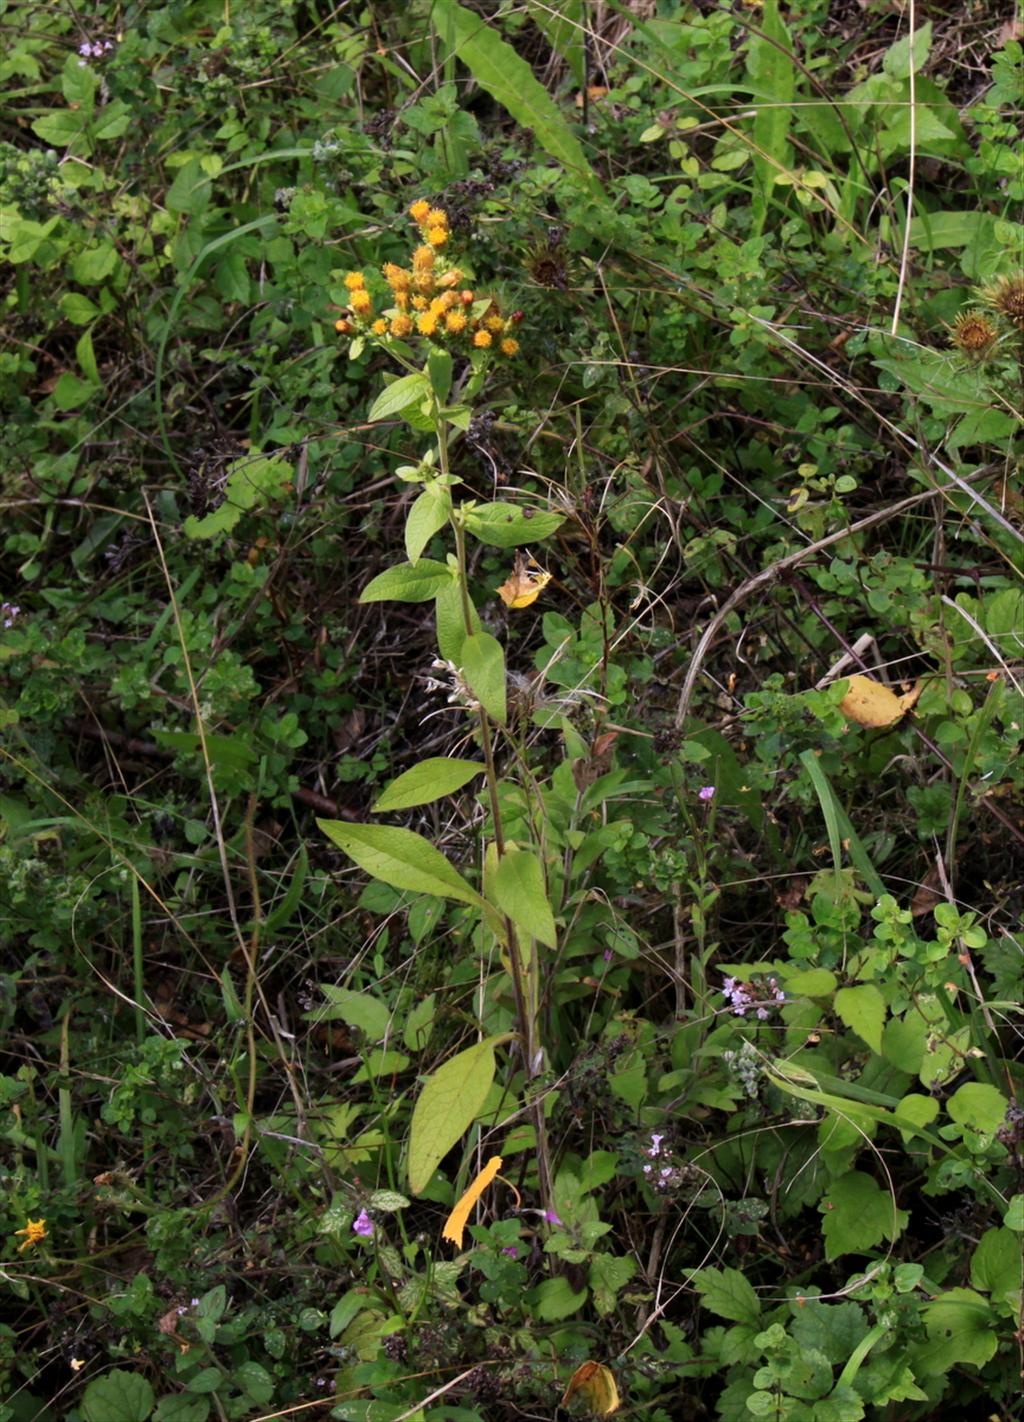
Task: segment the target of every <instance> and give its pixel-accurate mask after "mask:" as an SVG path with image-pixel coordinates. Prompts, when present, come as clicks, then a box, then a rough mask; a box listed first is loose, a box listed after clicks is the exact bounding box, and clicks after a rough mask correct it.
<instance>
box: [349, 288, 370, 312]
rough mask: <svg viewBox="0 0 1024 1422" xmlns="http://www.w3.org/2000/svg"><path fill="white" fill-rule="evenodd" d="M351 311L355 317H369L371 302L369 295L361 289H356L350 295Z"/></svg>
mask: <svg viewBox="0 0 1024 1422" xmlns="http://www.w3.org/2000/svg"><path fill="white" fill-rule="evenodd" d="M352 310H353V311H354V312H355V313H356V315H357V316H369V314H370V312H371V311H372V310H373V301H372V300H371V298H370V293H369V292H368V291H364V290H363V288H362V287H357V288H356V290H355V291H354V292H353V293H352Z"/></svg>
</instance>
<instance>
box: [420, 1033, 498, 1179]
mask: <svg viewBox="0 0 1024 1422" xmlns="http://www.w3.org/2000/svg"><path fill="white" fill-rule="evenodd" d="M500 1040H501V1039H500V1038H498V1037H486V1038H485V1039H484V1040H483V1041H482V1042H476V1043H475V1044H474V1045H473V1046H472V1047H467V1048H466V1050H465V1051H464V1052H459V1053H458V1055H457V1056H454V1057H452V1058H451V1060H450V1061H447V1062H445V1064H444V1066H441V1067H438V1069H437V1071H435V1072H434V1073H433V1075H432V1076H429V1077H428V1078H427V1080H426V1082H425V1083H424V1086H423V1090H422V1091H421V1092H420V1094H419V1099H418V1101H417V1102H416V1105H415V1107H414V1108H413V1113H412V1124H411V1125H410V1128H409V1160H408V1164H407V1167H406V1169H407V1170H408V1174H409V1189H410V1190H411V1191H412V1193H413V1194H414V1195H419V1194H420V1193H421V1191H423V1190H425V1189H426V1188H427V1185H428V1184H429V1183H430V1177H431V1176H432V1175H433V1173H434V1171H435V1170H436V1169H437V1167H438V1166H439V1165H440V1164H441V1161H442V1160H443V1159H444V1157H445V1156H446V1155H447V1154H448V1152H449V1151H450V1150H451V1148H452V1146H453V1145H454V1144H455V1142H456V1141H457V1140H458V1139H459V1137H460V1136H461V1135H464V1134H465V1132H466V1131H468V1130H469V1128H470V1126H471V1125H472V1124H473V1122H474V1121H475V1120H476V1117H477V1115H478V1113H479V1112H480V1111H481V1110H482V1108H483V1104H484V1102H485V1101H486V1100H487V1093H488V1092H489V1091H490V1089H491V1083H492V1082H493V1080H494V1045H495V1043H496V1042H498V1041H500Z"/></svg>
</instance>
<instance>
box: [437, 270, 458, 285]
mask: <svg viewBox="0 0 1024 1422" xmlns="http://www.w3.org/2000/svg"><path fill="white" fill-rule="evenodd" d="M461 280H462V273H461V272H460V271H459V269H458V267H452V269H451V271H450V272H445V274H444V276H442V277H438V279H437V284H438V286H458V284H459V282H460V281H461Z"/></svg>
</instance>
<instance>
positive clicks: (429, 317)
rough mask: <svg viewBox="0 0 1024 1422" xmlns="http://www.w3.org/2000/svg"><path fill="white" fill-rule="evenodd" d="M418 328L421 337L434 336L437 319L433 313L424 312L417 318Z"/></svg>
mask: <svg viewBox="0 0 1024 1422" xmlns="http://www.w3.org/2000/svg"><path fill="white" fill-rule="evenodd" d="M416 326H417V329H418V330H419V332H420V335H421V336H432V335H433V334H434V332H435V331H436V330H437V317H436V316H435V315H434V313H433V311H424V312H423V314H422V315H420V316H417V317H416Z"/></svg>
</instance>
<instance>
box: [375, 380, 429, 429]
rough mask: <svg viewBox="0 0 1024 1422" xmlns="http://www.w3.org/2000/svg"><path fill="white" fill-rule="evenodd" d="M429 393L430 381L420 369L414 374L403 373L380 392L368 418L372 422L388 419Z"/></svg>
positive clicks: (424, 397)
mask: <svg viewBox="0 0 1024 1422" xmlns="http://www.w3.org/2000/svg"><path fill="white" fill-rule="evenodd" d="M429 394H430V381H429V380H428V379H427V377H426V376H425V375H423V374H422V373H421V372H420V371H414V372H413V373H412V375H402V376H400V377H399V378H398V379H397V380H395V381H392V383H391V384H390V385H389V386H388V387H387V388H386V389H385V390H382V391H381V392H380V394H379V395H378V396H377V398H376V400H374V402H373V404H372V405H371V406H370V413H369V415H368V416H367V418H368V419H369V420H370V421H371V423H372V422H373V421H375V420H387V419H389V418H390V417H391V416H392V415H398V414H400V413H401V412H402V411H403V410H405V409H407V408H408V406H409V405H414V404H415V403H416V402H417V401H418V400H424V399H426V397H427V396H428V395H429Z"/></svg>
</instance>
